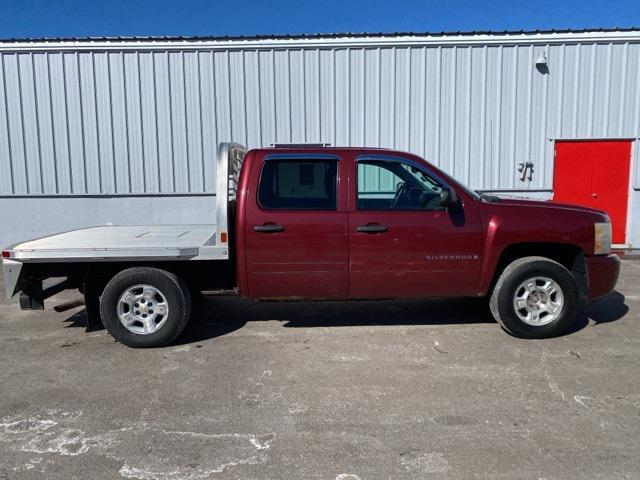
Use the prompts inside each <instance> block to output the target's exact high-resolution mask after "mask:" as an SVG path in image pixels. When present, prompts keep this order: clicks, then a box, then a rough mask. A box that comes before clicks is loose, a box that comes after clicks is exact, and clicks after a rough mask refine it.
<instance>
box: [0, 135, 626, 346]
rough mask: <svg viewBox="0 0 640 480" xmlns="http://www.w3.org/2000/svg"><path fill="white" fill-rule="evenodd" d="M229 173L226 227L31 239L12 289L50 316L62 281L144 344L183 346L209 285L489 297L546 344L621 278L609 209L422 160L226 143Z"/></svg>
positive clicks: (292, 293)
mask: <svg viewBox="0 0 640 480" xmlns="http://www.w3.org/2000/svg"><path fill="white" fill-rule="evenodd" d="M217 175H218V178H217V188H218V193H217V197H216V225H210V226H207V225H204V226H202V225H200V226H176V225H172V226H120V227H116V226H113V227H98V230H96V229H95V228H94V229H86V230H81V231H76V232H70V233H67V234H60V235H54V236H51V237H45V238H44V239H38V240H34V241H31V242H23V243H21V244H18V245H15V246H13V247H10V248H8V249H6V250H4V251H3V252H2V255H3V266H4V270H5V280H6V284H7V293H8V294H9V296H12V295H14V294H17V293H20V295H21V304H22V306H23V307H25V308H30V307H34V306H35V308H41V307H42V306H43V304H44V298H46V296H47V293H46V292H47V291H48V290H47V289H45V288H43V284H42V282H43V281H44V280H45V279H46V278H48V277H52V276H61V277H64V278H65V280H64V281H63V284H62V285H63V286H62V287H58V290H56V291H59V289H60V288H79V289H80V290H81V291H83V293H84V296H85V302H86V304H87V312H88V315H89V317H90V321H91V319H92V318H93V321H96V322H97V321H102V322H103V323H104V325H105V326H106V328H107V329H108V330H109V332H110V333H111V334H112V335H114V337H115V338H116V339H118V340H119V341H121V342H122V343H125V344H126V345H129V346H134V347H135V346H159V345H164V344H166V343H168V342H171V341H172V340H173V339H174V338H175V337H176V336H177V335H179V333H180V332H181V331H182V329H183V328H184V326H185V325H186V323H187V322H188V319H189V316H190V312H191V293H192V292H194V291H198V290H201V289H204V288H211V287H216V288H225V289H232V290H233V291H235V292H237V293H238V294H239V295H241V296H244V297H248V298H253V299H381V298H385V299H388V298H418V297H469V296H472V297H486V298H487V299H488V300H489V306H490V309H491V311H492V313H493V316H494V317H495V318H496V320H497V321H498V322H499V323H500V325H501V326H502V327H503V329H505V330H506V331H507V332H509V333H511V334H513V335H515V336H519V337H527V338H543V337H549V336H555V335H559V334H561V333H563V332H565V331H567V330H568V329H569V328H570V327H571V325H572V323H573V322H574V320H575V317H576V314H577V311H578V309H579V308H580V306H581V305H582V304H583V303H584V302H585V301H586V300H589V299H594V298H597V297H600V296H603V295H606V294H607V293H609V292H610V291H612V290H613V288H614V287H615V284H616V281H617V277H618V273H619V268H620V262H619V259H618V257H617V256H615V255H611V254H610V252H609V250H610V245H611V224H610V221H609V218H608V217H607V215H606V213H605V212H601V211H598V210H593V209H589V208H584V207H578V206H572V205H563V204H556V203H553V204H552V203H549V202H536V201H530V200H517V199H505V198H498V197H494V196H488V195H484V194H480V193H477V192H474V191H472V190H470V189H469V188H467V187H465V186H464V185H463V184H461V183H460V182H458V181H456V180H454V179H453V178H452V177H450V176H448V175H447V174H445V173H444V172H443V171H441V170H439V169H438V168H436V167H435V166H434V165H432V164H430V163H428V162H427V161H425V160H424V159H422V158H420V157H418V156H416V155H413V154H410V153H406V152H399V151H393V150H384V149H373V148H330V147H326V146H320V145H304V146H302V145H288V146H276V147H274V148H264V149H254V150H249V151H247V150H246V149H245V148H244V147H242V146H241V145H238V144H221V146H220V154H219V157H218V166H217ZM64 282H66V283H64ZM54 290H55V289H54ZM427 316H428V312H425V317H427Z"/></svg>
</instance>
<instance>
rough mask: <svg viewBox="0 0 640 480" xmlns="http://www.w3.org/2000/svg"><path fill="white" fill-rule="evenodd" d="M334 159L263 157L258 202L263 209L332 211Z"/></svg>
mask: <svg viewBox="0 0 640 480" xmlns="http://www.w3.org/2000/svg"><path fill="white" fill-rule="evenodd" d="M337 170H338V162H337V160H312V159H304V158H300V159H291V160H289V159H286V160H276V159H274V160H266V161H265V162H264V164H263V165H262V173H261V174H260V186H259V188H258V204H259V205H260V206H261V207H262V208H266V209H281V210H335V209H336V207H337V201H336V178H337Z"/></svg>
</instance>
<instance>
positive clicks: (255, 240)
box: [245, 152, 349, 298]
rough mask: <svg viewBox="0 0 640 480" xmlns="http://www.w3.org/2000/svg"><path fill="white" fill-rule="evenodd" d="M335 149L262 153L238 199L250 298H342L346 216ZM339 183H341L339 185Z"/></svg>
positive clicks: (345, 283)
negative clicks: (242, 199)
mask: <svg viewBox="0 0 640 480" xmlns="http://www.w3.org/2000/svg"><path fill="white" fill-rule="evenodd" d="M343 163H344V162H342V161H341V157H340V154H336V155H333V154H331V155H327V154H319V153H310V152H309V153H308V152H301V153H299V154H294V153H291V154H272V155H269V154H267V155H266V156H265V158H264V161H262V162H260V161H257V162H255V163H254V164H253V168H252V171H251V181H250V182H249V184H250V185H258V191H257V192H251V193H250V194H249V195H250V198H247V202H246V217H245V219H246V221H245V238H246V248H245V255H246V269H247V280H248V290H249V295H250V296H252V297H255V298H275V297H301V298H344V297H346V296H347V295H348V262H347V261H348V254H349V252H348V235H347V227H348V213H347V211H346V192H345V193H343V194H342V195H341V194H340V192H341V191H342V190H341V183H340V182H341V178H346V176H345V175H342V174H340V171H341V169H343V168H344V166H343ZM344 183H345V185H346V182H344Z"/></svg>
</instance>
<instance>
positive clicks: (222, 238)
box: [220, 232, 227, 243]
mask: <svg viewBox="0 0 640 480" xmlns="http://www.w3.org/2000/svg"><path fill="white" fill-rule="evenodd" d="M220 243H227V232H222V233H221V234H220Z"/></svg>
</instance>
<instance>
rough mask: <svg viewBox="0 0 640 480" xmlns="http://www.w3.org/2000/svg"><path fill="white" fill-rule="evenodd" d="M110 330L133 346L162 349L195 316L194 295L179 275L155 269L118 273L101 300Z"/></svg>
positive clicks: (102, 315)
mask: <svg viewBox="0 0 640 480" xmlns="http://www.w3.org/2000/svg"><path fill="white" fill-rule="evenodd" d="M100 315H101V317H102V321H103V322H104V325H105V327H106V329H107V330H108V331H109V333H110V334H111V335H112V336H113V337H114V338H115V339H116V340H118V341H119V342H120V343H123V344H124V345H127V346H129V347H160V346H163V345H166V344H168V343H170V342H171V341H173V340H174V339H175V338H176V337H177V336H178V335H180V333H181V332H182V330H183V329H184V327H185V326H186V325H187V322H188V321H189V316H190V315H191V296H190V295H189V289H188V287H187V286H186V285H185V283H184V282H183V281H182V280H181V279H180V278H179V277H178V276H177V275H175V274H173V273H170V272H167V271H165V270H161V269H159V268H151V267H135V268H128V269H126V270H123V271H121V272H119V273H118V274H116V275H115V276H114V277H113V278H112V279H111V280H110V281H109V283H107V286H106V287H105V289H104V291H103V293H102V298H101V299H100Z"/></svg>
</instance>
